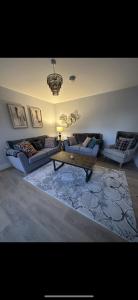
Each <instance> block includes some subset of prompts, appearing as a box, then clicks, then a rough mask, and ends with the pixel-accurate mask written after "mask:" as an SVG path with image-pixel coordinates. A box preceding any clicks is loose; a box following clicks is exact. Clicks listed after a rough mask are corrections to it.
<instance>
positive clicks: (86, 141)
mask: <svg viewBox="0 0 138 300" xmlns="http://www.w3.org/2000/svg"><path fill="white" fill-rule="evenodd" d="M90 141H91V138H90V137H88V136H87V137H86V139H85V140H84V142H83V143H82V146H83V147H87V146H88V144H89V143H90Z"/></svg>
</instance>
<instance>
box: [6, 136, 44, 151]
mask: <svg viewBox="0 0 138 300" xmlns="http://www.w3.org/2000/svg"><path fill="white" fill-rule="evenodd" d="M46 137H47V135H41V136H37V137H32V138H23V139H20V140H13V141H7V143H8V145H9V147H10V148H12V149H14V145H16V144H19V143H21V142H22V141H24V140H26V141H29V142H30V143H31V144H32V142H34V141H38V140H41V142H42V144H43V147H44V144H45V138H46Z"/></svg>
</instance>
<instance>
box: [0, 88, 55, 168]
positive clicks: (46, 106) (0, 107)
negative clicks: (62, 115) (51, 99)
mask: <svg viewBox="0 0 138 300" xmlns="http://www.w3.org/2000/svg"><path fill="white" fill-rule="evenodd" d="M7 103H19V104H22V105H24V106H25V110H26V115H27V120H28V128H24V129H14V128H13V126H12V123H11V119H10V115H9V111H8V108H7ZM29 106H36V107H39V108H41V110H42V118H43V127H42V128H33V127H32V125H31V119H30V114H29V110H28V107H29ZM43 134H48V135H51V136H53V135H55V106H54V104H50V103H48V102H45V101H42V100H39V99H37V98H33V97H30V96H28V95H25V94H21V93H18V92H15V91H13V90H10V89H7V88H3V87H0V170H2V169H4V168H6V167H8V166H9V162H8V159H7V158H6V157H5V146H6V141H7V140H14V139H20V138H26V137H33V136H39V135H43Z"/></svg>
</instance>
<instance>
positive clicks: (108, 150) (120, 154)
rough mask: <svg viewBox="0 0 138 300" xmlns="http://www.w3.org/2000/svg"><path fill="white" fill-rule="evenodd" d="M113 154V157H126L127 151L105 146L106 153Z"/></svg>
mask: <svg viewBox="0 0 138 300" xmlns="http://www.w3.org/2000/svg"><path fill="white" fill-rule="evenodd" d="M108 154H109V155H112V156H113V157H114V156H116V157H120V158H122V159H123V158H124V157H125V155H126V154H125V151H121V150H119V149H114V148H105V149H104V155H108Z"/></svg>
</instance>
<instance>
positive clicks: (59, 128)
mask: <svg viewBox="0 0 138 300" xmlns="http://www.w3.org/2000/svg"><path fill="white" fill-rule="evenodd" d="M56 130H57V132H62V131H63V130H64V128H63V127H57V128H56Z"/></svg>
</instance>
